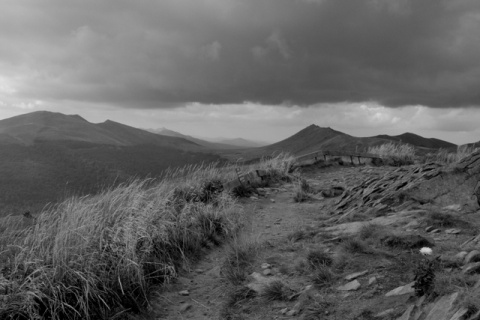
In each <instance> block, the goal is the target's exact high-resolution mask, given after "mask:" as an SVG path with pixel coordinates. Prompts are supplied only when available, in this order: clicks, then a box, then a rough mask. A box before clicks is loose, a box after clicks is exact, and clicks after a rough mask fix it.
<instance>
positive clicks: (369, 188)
mask: <svg viewBox="0 0 480 320" xmlns="http://www.w3.org/2000/svg"><path fill="white" fill-rule="evenodd" d="M479 181H480V152H476V153H473V154H471V155H470V156H467V157H465V158H464V159H462V160H461V161H460V162H459V163H458V164H456V165H453V166H442V165H440V164H437V163H428V164H424V165H420V166H410V167H401V168H398V169H397V170H395V171H393V172H391V173H389V174H387V175H385V176H384V177H375V178H371V179H367V180H365V181H364V182H362V183H361V184H360V185H357V186H354V187H350V188H349V189H347V191H346V192H345V193H344V194H343V196H342V197H341V198H340V199H339V201H338V202H337V205H336V207H335V211H334V213H336V214H338V215H340V217H339V218H338V221H342V220H343V219H345V218H346V217H348V216H349V215H350V214H351V213H352V212H358V211H363V212H365V211H368V210H376V211H382V210H386V211H399V210H403V209H405V208H406V207H408V206H409V205H411V204H414V203H417V204H424V203H432V202H433V203H434V204H436V205H438V206H440V207H443V206H448V205H452V202H453V201H455V203H456V204H457V205H458V207H459V209H460V211H462V210H463V211H465V210H470V211H471V210H476V209H478V207H479V204H480V183H479ZM475 196H476V197H475Z"/></svg>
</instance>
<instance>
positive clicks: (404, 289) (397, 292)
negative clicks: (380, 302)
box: [385, 282, 415, 297]
mask: <svg viewBox="0 0 480 320" xmlns="http://www.w3.org/2000/svg"><path fill="white" fill-rule="evenodd" d="M414 284H415V282H410V283H409V284H406V285H404V286H401V287H398V288H395V289H393V290H391V291H389V292H387V293H386V294H385V296H386V297H391V296H401V295H404V294H411V293H414V292H415V288H413V285H414Z"/></svg>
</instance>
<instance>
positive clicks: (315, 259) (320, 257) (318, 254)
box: [307, 250, 333, 269]
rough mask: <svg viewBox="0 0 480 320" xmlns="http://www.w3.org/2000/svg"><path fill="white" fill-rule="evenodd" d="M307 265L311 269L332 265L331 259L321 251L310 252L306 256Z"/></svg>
mask: <svg viewBox="0 0 480 320" xmlns="http://www.w3.org/2000/svg"><path fill="white" fill-rule="evenodd" d="M307 263H308V265H309V266H310V268H312V269H318V268H321V267H323V266H330V265H332V263H333V259H332V257H330V255H329V254H328V253H325V252H323V251H322V250H315V251H310V252H309V253H308V254H307Z"/></svg>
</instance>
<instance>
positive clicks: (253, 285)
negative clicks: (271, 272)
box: [246, 272, 280, 293]
mask: <svg viewBox="0 0 480 320" xmlns="http://www.w3.org/2000/svg"><path fill="white" fill-rule="evenodd" d="M249 278H250V283H248V284H247V285H246V287H247V288H249V289H251V290H253V291H255V292H257V293H262V291H263V288H264V287H265V286H266V285H268V284H270V283H271V282H273V281H276V280H280V278H278V277H275V276H273V277H268V278H267V277H264V276H262V275H261V274H260V273H258V272H253V273H252V274H251V275H250V276H249Z"/></svg>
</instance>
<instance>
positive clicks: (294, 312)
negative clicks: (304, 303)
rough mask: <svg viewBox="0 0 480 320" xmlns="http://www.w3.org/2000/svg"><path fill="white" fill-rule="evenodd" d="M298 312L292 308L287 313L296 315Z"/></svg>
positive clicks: (292, 315) (291, 315)
mask: <svg viewBox="0 0 480 320" xmlns="http://www.w3.org/2000/svg"><path fill="white" fill-rule="evenodd" d="M297 314H298V311H297V310H293V309H292V310H290V311H288V312H287V313H286V314H285V315H287V316H289V317H294V316H296V315H297Z"/></svg>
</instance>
